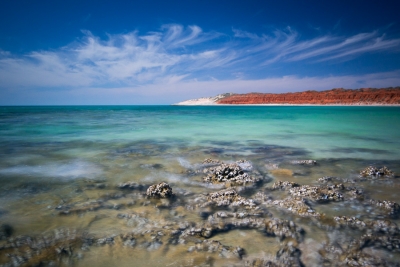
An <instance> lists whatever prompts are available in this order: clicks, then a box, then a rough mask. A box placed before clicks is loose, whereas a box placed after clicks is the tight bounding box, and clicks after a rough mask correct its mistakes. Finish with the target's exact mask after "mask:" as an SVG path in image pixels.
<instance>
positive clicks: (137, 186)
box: [118, 182, 145, 190]
mask: <svg viewBox="0 0 400 267" xmlns="http://www.w3.org/2000/svg"><path fill="white" fill-rule="evenodd" d="M144 187H145V186H144V185H142V184H138V183H136V182H126V183H120V184H119V185H118V188H120V189H130V190H143V189H144Z"/></svg>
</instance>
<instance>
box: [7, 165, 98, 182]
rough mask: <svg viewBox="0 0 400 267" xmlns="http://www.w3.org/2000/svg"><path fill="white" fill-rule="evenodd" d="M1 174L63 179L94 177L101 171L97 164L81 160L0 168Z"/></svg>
mask: <svg viewBox="0 0 400 267" xmlns="http://www.w3.org/2000/svg"><path fill="white" fill-rule="evenodd" d="M0 173H1V174H8V175H10V174H11V175H23V176H41V177H53V178H64V179H76V178H95V177H97V176H99V175H100V174H101V173H102V170H101V168H100V167H99V166H97V165H95V164H93V163H90V162H86V161H81V160H75V161H71V162H67V163H63V164H56V163H51V164H45V165H36V166H27V165H24V166H14V167H9V168H5V169H2V170H0Z"/></svg>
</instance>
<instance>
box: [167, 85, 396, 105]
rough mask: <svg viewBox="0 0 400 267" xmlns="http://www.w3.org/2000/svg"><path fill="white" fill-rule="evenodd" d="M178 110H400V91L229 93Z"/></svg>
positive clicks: (394, 89) (187, 102)
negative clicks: (239, 107) (236, 107)
mask: <svg viewBox="0 0 400 267" xmlns="http://www.w3.org/2000/svg"><path fill="white" fill-rule="evenodd" d="M174 105H178V106H212V105H246V106H400V87H394V88H393V87H390V88H380V89H376V88H361V89H343V88H336V89H331V90H326V91H304V92H294V93H281V94H270V93H268V94H265V93H247V94H234V93H226V94H220V95H217V96H215V97H202V98H197V99H190V100H186V101H182V102H179V103H176V104H174Z"/></svg>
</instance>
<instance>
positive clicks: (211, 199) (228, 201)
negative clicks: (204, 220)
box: [203, 189, 257, 209]
mask: <svg viewBox="0 0 400 267" xmlns="http://www.w3.org/2000/svg"><path fill="white" fill-rule="evenodd" d="M207 201H208V202H207V203H205V205H203V206H208V205H215V206H230V207H244V208H246V209H255V208H256V207H257V205H256V203H255V202H254V200H252V199H246V198H244V197H242V196H240V195H239V194H238V193H237V192H236V190H235V189H225V190H220V191H217V192H214V193H210V194H208V195H207Z"/></svg>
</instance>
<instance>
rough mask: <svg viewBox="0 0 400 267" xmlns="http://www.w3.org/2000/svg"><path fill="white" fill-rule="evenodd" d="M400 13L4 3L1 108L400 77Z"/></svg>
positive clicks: (318, 7) (178, 97)
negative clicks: (5, 106) (4, 106)
mask: <svg viewBox="0 0 400 267" xmlns="http://www.w3.org/2000/svg"><path fill="white" fill-rule="evenodd" d="M349 2H350V3H349ZM398 10H400V2H399V1H366V0H363V1H356V0H354V1H340V0H339V1H320V0H319V1H272V0H270V1H268V0H264V1H251V0H247V1H236V0H230V1H222V0H214V1H207V0H202V1H197V0H187V1H173V0H168V1H165V0H164V1H161V0H159V1H154V0H147V1H144V0H143V1H142V0H140V1H116V0H115V1H101V0H97V1H84V0H81V1H73V0H69V1H58V0H51V1H50V0H49V1H47V0H46V1H44V0H43V1H31V0H21V1H15V0H14V1H10V0H3V1H1V3H0V105H42V104H44V105H63V104H171V103H175V102H178V101H183V100H186V99H191V98H197V97H204V96H214V95H216V94H219V93H225V92H235V93H246V92H265V93H280V92H295V91H303V90H326V89H331V88H336V87H344V88H362V87H390V86H399V85H400V24H399V23H400V19H399V17H400V16H398Z"/></svg>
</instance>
